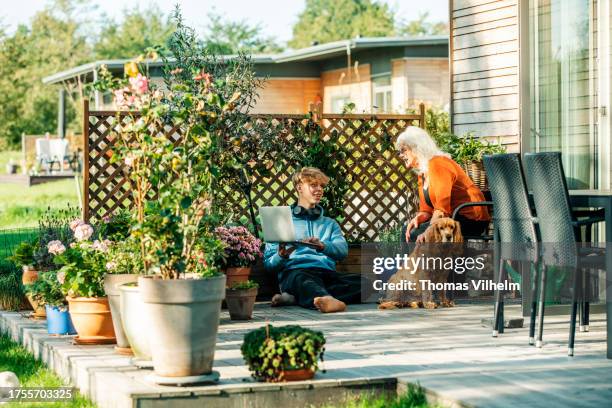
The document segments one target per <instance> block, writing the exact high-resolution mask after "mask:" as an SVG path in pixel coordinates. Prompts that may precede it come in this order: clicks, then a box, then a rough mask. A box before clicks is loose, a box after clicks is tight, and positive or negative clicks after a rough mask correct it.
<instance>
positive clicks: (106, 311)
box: [66, 297, 116, 344]
mask: <svg viewBox="0 0 612 408" xmlns="http://www.w3.org/2000/svg"><path fill="white" fill-rule="evenodd" d="M66 300H67V301H68V310H69V311H70V317H71V318H72V323H73V324H74V328H75V329H76V331H77V333H78V337H77V339H76V340H77V343H79V342H80V343H83V344H85V343H86V344H114V343H115V340H116V339H115V330H114V329H113V318H112V316H111V311H110V305H109V304H108V298H106V297H98V298H86V297H77V298H73V297H66Z"/></svg>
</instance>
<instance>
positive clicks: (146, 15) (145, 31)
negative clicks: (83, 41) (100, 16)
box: [94, 5, 175, 59]
mask: <svg viewBox="0 0 612 408" xmlns="http://www.w3.org/2000/svg"><path fill="white" fill-rule="evenodd" d="M174 28H175V27H174V24H173V23H172V21H170V18H169V17H167V16H164V13H162V12H161V11H160V9H159V8H158V7H157V6H156V5H151V6H149V7H148V8H145V9H144V10H140V8H139V7H138V6H136V7H134V8H132V9H124V11H123V18H122V20H121V22H117V21H115V20H113V19H109V18H106V19H105V20H104V21H103V23H102V29H101V31H100V34H99V36H98V41H97V43H96V44H95V46H94V53H95V57H96V58H97V59H124V58H125V59H127V58H133V57H136V56H138V55H140V54H142V53H143V52H144V50H146V49H147V48H151V47H155V46H161V45H164V44H165V43H166V41H167V40H168V38H169V37H170V35H171V34H172V33H173V32H174Z"/></svg>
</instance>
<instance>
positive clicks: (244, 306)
mask: <svg viewBox="0 0 612 408" xmlns="http://www.w3.org/2000/svg"><path fill="white" fill-rule="evenodd" d="M258 287H259V285H258V284H257V283H256V282H253V281H252V280H247V281H246V282H236V283H234V284H233V285H232V286H230V287H229V288H227V290H226V291H225V301H226V302H227V308H228V310H229V314H230V318H231V319H232V320H250V319H251V317H252V316H253V307H254V306H255V299H256V298H257V288H258Z"/></svg>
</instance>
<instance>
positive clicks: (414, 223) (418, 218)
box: [406, 212, 431, 242]
mask: <svg viewBox="0 0 612 408" xmlns="http://www.w3.org/2000/svg"><path fill="white" fill-rule="evenodd" d="M430 218H431V214H429V213H426V212H419V213H417V215H415V216H414V218H413V219H411V220H410V222H409V223H408V227H407V228H406V242H410V232H411V231H412V230H413V229H415V228H418V227H419V225H421V224H422V223H424V222H427V221H429V219H430Z"/></svg>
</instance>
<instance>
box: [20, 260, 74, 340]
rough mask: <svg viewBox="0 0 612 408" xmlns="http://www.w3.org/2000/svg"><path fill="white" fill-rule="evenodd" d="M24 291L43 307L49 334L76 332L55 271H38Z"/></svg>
mask: <svg viewBox="0 0 612 408" xmlns="http://www.w3.org/2000/svg"><path fill="white" fill-rule="evenodd" d="M26 292H27V293H28V294H29V295H30V296H31V297H32V298H33V299H34V300H36V302H38V304H40V305H43V306H44V307H45V311H46V313H47V332H48V333H49V334H76V331H75V330H74V326H73V325H72V320H71V319H70V314H69V312H68V304H67V303H66V296H64V293H63V292H62V285H61V283H60V281H59V280H58V276H57V271H46V272H40V274H39V276H38V279H37V280H36V281H35V282H34V283H32V284H30V285H28V286H26Z"/></svg>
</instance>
